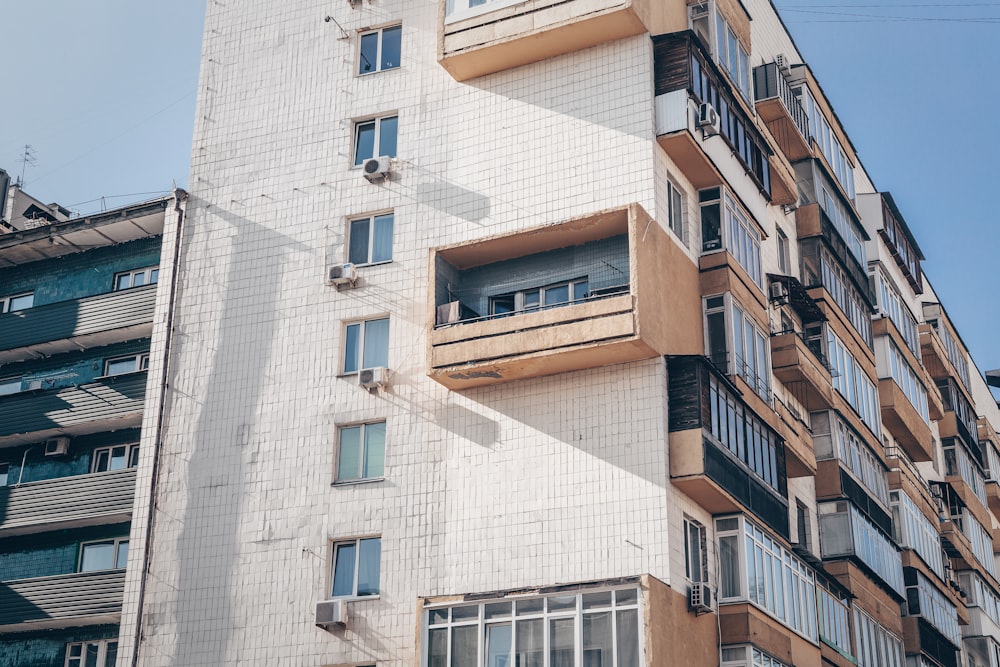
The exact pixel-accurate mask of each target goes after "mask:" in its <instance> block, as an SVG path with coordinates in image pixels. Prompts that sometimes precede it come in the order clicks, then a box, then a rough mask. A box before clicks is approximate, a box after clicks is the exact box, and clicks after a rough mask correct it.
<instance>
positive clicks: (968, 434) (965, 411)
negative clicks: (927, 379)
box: [934, 378, 985, 465]
mask: <svg viewBox="0 0 1000 667" xmlns="http://www.w3.org/2000/svg"><path fill="white" fill-rule="evenodd" d="M934 382H935V384H936V385H937V388H938V390H939V391H940V392H941V399H942V402H943V404H944V419H942V420H940V421H939V422H938V433H939V434H940V436H941V437H942V438H954V437H959V438H961V439H962V441H963V442H965V444H966V446H967V447H968V448H969V449H970V450H971V451H972V453H973V455H974V456H975V458H976V460H977V461H978V462H979V464H980V465H983V464H984V463H985V461H984V459H983V450H982V447H981V446H980V444H979V427H978V425H977V423H976V420H977V416H976V409H975V408H974V407H972V404H971V403H970V402H969V400H968V399H967V398H966V396H965V393H964V392H963V391H962V390H961V389H960V388H959V385H958V383H957V382H955V380H954V379H952V378H945V379H941V380H935V381H934Z"/></svg>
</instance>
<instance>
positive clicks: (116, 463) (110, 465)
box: [90, 442, 139, 472]
mask: <svg viewBox="0 0 1000 667" xmlns="http://www.w3.org/2000/svg"><path fill="white" fill-rule="evenodd" d="M91 461H92V463H91V466H90V472H107V471H109V470H124V469H125V468H134V467H136V466H137V465H139V443H137V442H136V443H132V444H129V445H116V446H114V447H102V448H100V449H95V450H94V454H93V456H92V457H91Z"/></svg>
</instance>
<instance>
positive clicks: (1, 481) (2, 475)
mask: <svg viewBox="0 0 1000 667" xmlns="http://www.w3.org/2000/svg"><path fill="white" fill-rule="evenodd" d="M9 482H10V463H7V462H6V461H4V462H2V463H0V487H3V486H9Z"/></svg>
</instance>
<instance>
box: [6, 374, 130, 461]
mask: <svg viewBox="0 0 1000 667" xmlns="http://www.w3.org/2000/svg"><path fill="white" fill-rule="evenodd" d="M145 397H146V371H142V372H138V373H128V374H126V375H116V376H114V377H105V378H101V379H99V380H97V381H96V382H91V383H88V384H82V385H80V386H78V387H68V388H66V389H58V390H35V391H27V392H21V393H19V394H12V395H10V396H4V397H2V398H0V447H5V446H11V445H20V444H27V443H31V442H38V441H40V440H44V439H46V438H50V437H53V436H57V435H70V436H75V435H84V434H87V433H97V432H99V431H112V430H116V429H120V428H134V427H136V426H139V425H140V424H141V423H142V406H143V401H144V400H145Z"/></svg>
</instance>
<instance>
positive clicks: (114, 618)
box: [0, 570, 125, 633]
mask: <svg viewBox="0 0 1000 667" xmlns="http://www.w3.org/2000/svg"><path fill="white" fill-rule="evenodd" d="M124 588H125V570H105V571H102V572H77V573H74V574H61V575H56V576H52V577H37V578H34V579H19V580H15V581H7V582H4V583H2V584H0V633H4V632H23V631H28V630H36V629H37V630H42V629H51V628H65V627H78V626H83V625H98V624H104V623H117V622H118V621H119V620H120V618H121V609H122V593H123V591H124Z"/></svg>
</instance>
